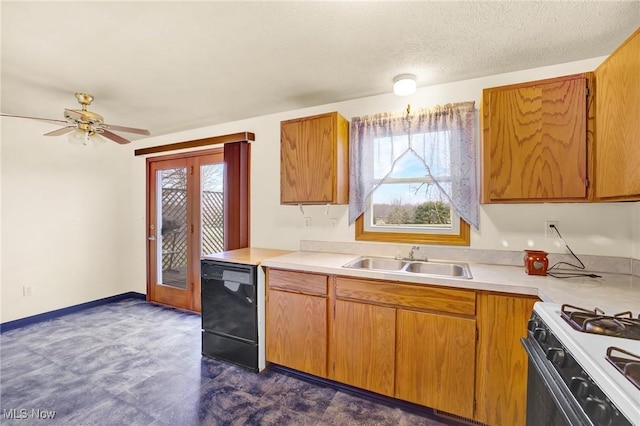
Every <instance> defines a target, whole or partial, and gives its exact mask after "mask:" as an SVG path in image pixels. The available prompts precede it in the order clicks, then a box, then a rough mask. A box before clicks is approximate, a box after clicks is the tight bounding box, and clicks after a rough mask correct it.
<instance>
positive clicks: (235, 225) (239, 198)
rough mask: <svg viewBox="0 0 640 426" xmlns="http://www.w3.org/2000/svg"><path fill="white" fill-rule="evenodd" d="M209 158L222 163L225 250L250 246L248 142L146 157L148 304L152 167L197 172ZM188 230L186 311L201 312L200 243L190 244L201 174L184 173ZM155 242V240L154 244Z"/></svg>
mask: <svg viewBox="0 0 640 426" xmlns="http://www.w3.org/2000/svg"><path fill="white" fill-rule="evenodd" d="M210 155H220V156H221V159H222V161H223V162H224V225H223V226H224V250H230V249H235V248H242V247H248V246H249V189H250V188H249V181H250V180H249V176H250V167H249V164H250V161H249V158H250V145H249V143H248V142H246V141H243V142H235V143H230V144H225V145H224V146H223V147H222V148H214V149H207V150H200V151H192V152H186V153H179V154H170V155H163V156H155V157H149V158H147V159H146V236H147V244H146V269H147V301H152V299H153V297H152V296H153V295H154V290H155V289H154V288H153V287H154V286H155V283H152V282H151V277H152V273H153V271H152V270H151V268H152V263H151V256H152V255H153V256H155V255H156V253H151V245H152V241H150V240H149V238H150V237H152V236H153V237H156V238H157V229H152V228H151V227H152V225H153V226H155V219H156V218H155V217H152V215H151V212H152V211H151V209H152V205H151V192H150V191H151V190H155V188H152V187H151V183H152V182H155V176H152V172H151V169H152V166H151V165H152V164H153V163H156V162H160V161H172V160H175V161H176V162H178V161H182V160H186V164H187V167H194V168H195V167H196V166H197V167H198V169H199V168H200V165H201V159H202V158H204V157H207V156H210ZM187 180H188V184H187V200H188V202H187V221H188V223H187V229H189V228H190V227H193V229H197V230H198V232H197V233H192V232H187V245H188V256H190V258H191V259H192V261H191V265H188V272H187V274H188V275H187V277H191V278H192V279H193V281H191V282H187V291H189V290H191V292H192V295H191V297H190V302H189V304H188V306H187V307H186V309H189V310H191V311H195V312H200V310H201V306H200V305H201V302H200V286H199V285H196V283H195V281H196V280H198V279H199V277H200V262H199V260H200V258H201V253H200V252H201V250H202V248H201V241H200V240H198V244H194V243H193V238H194V237H196V236H199V235H200V233H201V217H200V215H199V214H197V215H194V212H195V209H199V205H200V201H201V200H200V173H199V172H198V173H193V174H192V172H188V173H187ZM156 241H157V240H156Z"/></svg>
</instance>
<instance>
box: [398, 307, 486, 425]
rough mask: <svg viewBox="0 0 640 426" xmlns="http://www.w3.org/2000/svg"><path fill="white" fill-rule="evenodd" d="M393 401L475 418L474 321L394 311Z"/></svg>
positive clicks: (471, 319)
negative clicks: (394, 381) (397, 399)
mask: <svg viewBox="0 0 640 426" xmlns="http://www.w3.org/2000/svg"><path fill="white" fill-rule="evenodd" d="M397 316H398V317H397V324H398V327H397V331H396V333H397V336H398V337H397V347H396V366H397V368H396V395H395V396H396V398H399V399H403V400H405V401H410V402H415V403H417V404H421V405H426V406H428V407H432V408H436V409H438V410H442V411H445V412H447V413H452V414H457V415H459V416H462V417H466V418H468V419H471V418H473V400H474V393H475V392H474V385H475V364H476V356H475V349H476V344H475V343H476V321H475V319H473V318H460V317H455V316H450V315H441V314H434V313H427V312H414V311H408V310H404V309H398V312H397Z"/></svg>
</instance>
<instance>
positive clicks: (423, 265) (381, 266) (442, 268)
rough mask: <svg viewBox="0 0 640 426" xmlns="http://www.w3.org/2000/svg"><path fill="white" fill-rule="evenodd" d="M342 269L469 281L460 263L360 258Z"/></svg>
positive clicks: (467, 272)
mask: <svg viewBox="0 0 640 426" xmlns="http://www.w3.org/2000/svg"><path fill="white" fill-rule="evenodd" d="M342 267H343V268H350V269H369V270H375V271H382V272H390V273H401V274H411V275H425V276H434V277H452V278H465V279H471V278H473V277H472V276H471V270H470V269H469V265H468V264H466V263H461V262H443V261H426V260H425V261H418V260H405V259H392V258H388V257H375V256H362V257H359V258H357V259H356V260H353V261H351V262H349V263H347V264H345V265H342Z"/></svg>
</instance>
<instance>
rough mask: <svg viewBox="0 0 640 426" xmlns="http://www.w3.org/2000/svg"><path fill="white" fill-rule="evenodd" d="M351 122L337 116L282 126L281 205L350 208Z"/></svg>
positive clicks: (294, 121) (308, 119)
mask: <svg viewBox="0 0 640 426" xmlns="http://www.w3.org/2000/svg"><path fill="white" fill-rule="evenodd" d="M348 157H349V122H348V121H347V120H346V119H345V118H344V117H342V116H341V115H340V114H338V113H337V112H332V113H328V114H321V115H315V116H311V117H303V118H297V119H294V120H288V121H283V122H281V123H280V203H281V204H347V203H348V202H349V201H348V200H349V158H348Z"/></svg>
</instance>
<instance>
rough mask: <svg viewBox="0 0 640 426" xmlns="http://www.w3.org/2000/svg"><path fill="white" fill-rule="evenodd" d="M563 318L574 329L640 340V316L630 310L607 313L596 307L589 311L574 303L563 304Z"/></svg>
mask: <svg viewBox="0 0 640 426" xmlns="http://www.w3.org/2000/svg"><path fill="white" fill-rule="evenodd" d="M560 311H561V315H562V318H563V319H564V320H565V321H567V322H568V323H569V324H570V325H571V326H572V327H573V328H574V329H576V330H578V331H582V332H585V333H592V334H600V335H605V336H614V337H620V338H623V339H633V340H640V316H639V318H633V316H632V314H631V312H630V311H627V312H621V313H619V314H616V315H605V313H604V312H603V311H602V310H600V309H598V308H595V309H594V310H593V311H589V310H587V309H584V308H579V307H577V306H572V305H567V304H565V305H562V308H561V309H560Z"/></svg>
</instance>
